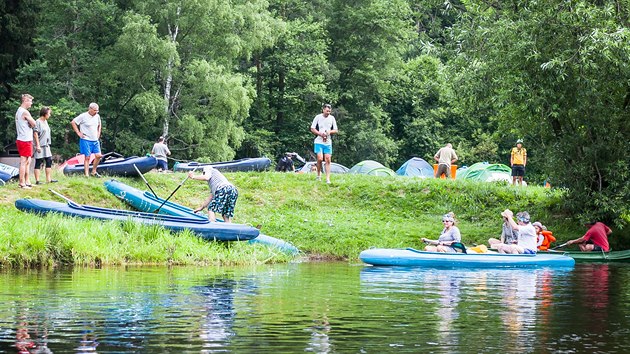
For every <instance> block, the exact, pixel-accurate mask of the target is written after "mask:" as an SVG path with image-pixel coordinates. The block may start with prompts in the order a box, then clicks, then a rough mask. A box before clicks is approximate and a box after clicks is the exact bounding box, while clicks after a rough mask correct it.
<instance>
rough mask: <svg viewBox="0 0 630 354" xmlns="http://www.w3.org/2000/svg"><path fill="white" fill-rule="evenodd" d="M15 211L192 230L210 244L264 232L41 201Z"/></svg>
mask: <svg viewBox="0 0 630 354" xmlns="http://www.w3.org/2000/svg"><path fill="white" fill-rule="evenodd" d="M15 207H16V208H18V209H19V210H22V211H27V212H31V213H37V214H47V213H59V214H63V215H67V216H73V217H80V218H91V219H97V220H116V221H133V222H138V223H142V224H145V225H158V226H162V227H164V228H165V229H168V230H170V231H174V232H181V231H185V230H190V231H191V232H193V233H195V234H196V235H198V236H200V237H201V238H203V239H205V240H209V241H247V240H251V239H253V238H256V237H257V236H258V234H259V233H260V231H258V229H256V228H254V227H250V226H247V225H240V224H224V223H216V222H209V221H208V220H207V219H206V220H199V219H194V218H188V217H180V216H171V215H163V214H153V213H143V212H137V211H129V210H116V209H107V208H99V207H94V206H89V205H80V204H76V203H73V202H68V203H59V202H53V201H48V200H40V199H18V200H16V201H15Z"/></svg>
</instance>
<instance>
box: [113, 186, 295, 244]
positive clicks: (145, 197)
mask: <svg viewBox="0 0 630 354" xmlns="http://www.w3.org/2000/svg"><path fill="white" fill-rule="evenodd" d="M104 183H105V187H106V188H107V190H108V191H109V192H111V193H112V194H113V195H115V196H116V197H117V198H119V199H121V200H122V201H124V202H125V203H127V204H129V205H130V206H131V207H133V208H135V209H137V210H140V211H143V212H150V213H154V212H155V211H156V210H158V208H159V211H158V213H159V214H165V215H174V216H181V217H188V218H195V219H199V220H204V221H208V217H207V216H206V215H204V214H195V213H194V211H193V209H191V208H188V207H185V206H183V205H180V204H177V203H173V202H171V201H166V202H164V199H162V198H158V197H156V196H154V195H153V193H151V192H148V191H141V190H139V189H136V188H133V187H131V186H129V185H126V184H124V183H122V182H120V181H118V180H115V179H111V180H107V181H105V182H104ZM249 242H250V243H260V244H263V245H267V246H272V247H275V248H277V249H279V250H281V251H283V252H285V253H287V254H293V255H295V254H298V253H299V252H300V250H299V249H297V247H295V246H294V245H292V244H291V243H289V242H286V241H283V240H280V239H277V238H275V237H271V236H267V235H263V234H259V235H258V237H256V238H254V239H251V240H249Z"/></svg>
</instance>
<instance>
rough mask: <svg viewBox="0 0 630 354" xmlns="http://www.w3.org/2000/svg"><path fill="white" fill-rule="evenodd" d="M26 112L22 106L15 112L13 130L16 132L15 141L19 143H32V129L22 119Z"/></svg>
mask: <svg viewBox="0 0 630 354" xmlns="http://www.w3.org/2000/svg"><path fill="white" fill-rule="evenodd" d="M26 112H28V110H27V109H26V108H24V107H22V106H20V108H18V110H17V112H15V129H16V130H17V140H20V141H33V128H31V125H30V124H28V121H27V120H26V119H24V113H26Z"/></svg>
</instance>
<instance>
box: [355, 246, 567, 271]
mask: <svg viewBox="0 0 630 354" xmlns="http://www.w3.org/2000/svg"><path fill="white" fill-rule="evenodd" d="M359 258H360V259H361V260H362V261H363V262H365V263H367V264H371V265H375V266H416V267H447V268H462V267H481V268H500V267H572V266H573V265H575V260H574V259H573V258H571V257H567V256H562V255H549V254H537V255H528V254H501V253H469V254H465V253H440V252H425V251H418V250H415V249H413V248H406V249H402V248H401V249H395V248H373V249H368V250H365V251H363V252H361V254H360V255H359Z"/></svg>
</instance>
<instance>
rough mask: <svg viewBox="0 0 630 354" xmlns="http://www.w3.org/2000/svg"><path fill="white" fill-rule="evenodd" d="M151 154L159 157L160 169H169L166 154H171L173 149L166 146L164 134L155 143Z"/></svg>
mask: <svg viewBox="0 0 630 354" xmlns="http://www.w3.org/2000/svg"><path fill="white" fill-rule="evenodd" d="M151 154H153V156H155V158H156V159H157V169H158V171H168V160H167V158H166V156H168V155H170V154H171V150H169V149H168V146H166V143H165V142H164V137H163V136H161V137H159V138H158V141H157V143H155V144H153V149H151Z"/></svg>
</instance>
